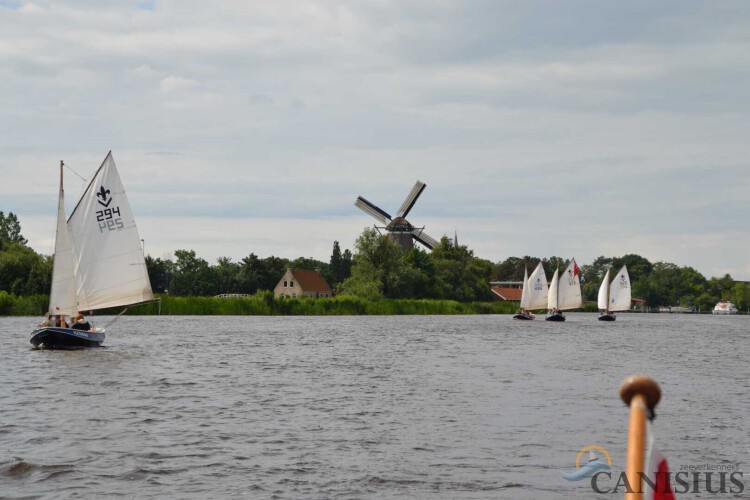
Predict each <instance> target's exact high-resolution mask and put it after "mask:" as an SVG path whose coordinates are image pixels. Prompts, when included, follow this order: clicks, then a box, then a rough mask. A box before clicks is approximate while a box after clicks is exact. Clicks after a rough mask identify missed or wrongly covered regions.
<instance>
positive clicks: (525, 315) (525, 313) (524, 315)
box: [513, 267, 534, 320]
mask: <svg viewBox="0 0 750 500" xmlns="http://www.w3.org/2000/svg"><path fill="white" fill-rule="evenodd" d="M528 304H529V271H528V269H526V268H525V267H524V269H523V289H522V290H521V303H520V304H519V306H518V307H519V311H518V312H517V313H516V314H515V315H513V319H523V320H529V319H534V315H533V314H531V312H530V311H529V310H528Z"/></svg>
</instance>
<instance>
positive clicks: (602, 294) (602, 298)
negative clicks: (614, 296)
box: [596, 269, 610, 311]
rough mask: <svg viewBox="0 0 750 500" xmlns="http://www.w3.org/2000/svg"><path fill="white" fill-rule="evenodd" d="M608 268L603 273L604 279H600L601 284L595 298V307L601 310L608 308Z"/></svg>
mask: <svg viewBox="0 0 750 500" xmlns="http://www.w3.org/2000/svg"><path fill="white" fill-rule="evenodd" d="M609 271H610V270H609V269H607V274H605V275H604V279H603V280H602V284H601V286H600V287H599V297H598V298H597V301H596V303H597V307H599V309H600V310H602V311H607V310H609V309H608V308H607V302H609V296H608V295H609V294H608V292H609Z"/></svg>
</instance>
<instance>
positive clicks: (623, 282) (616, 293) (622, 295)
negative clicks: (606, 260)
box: [609, 266, 632, 311]
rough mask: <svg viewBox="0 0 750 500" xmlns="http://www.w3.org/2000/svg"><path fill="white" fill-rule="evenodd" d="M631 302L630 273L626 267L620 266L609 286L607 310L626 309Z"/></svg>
mask: <svg viewBox="0 0 750 500" xmlns="http://www.w3.org/2000/svg"><path fill="white" fill-rule="evenodd" d="M631 302H632V300H631V293H630V275H628V269H627V267H625V266H622V269H620V272H618V273H617V275H616V276H615V278H614V279H613V280H612V284H611V285H610V286H609V310H610V311H628V310H630V304H631Z"/></svg>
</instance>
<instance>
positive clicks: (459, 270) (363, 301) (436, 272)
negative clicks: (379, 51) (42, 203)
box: [0, 212, 750, 315]
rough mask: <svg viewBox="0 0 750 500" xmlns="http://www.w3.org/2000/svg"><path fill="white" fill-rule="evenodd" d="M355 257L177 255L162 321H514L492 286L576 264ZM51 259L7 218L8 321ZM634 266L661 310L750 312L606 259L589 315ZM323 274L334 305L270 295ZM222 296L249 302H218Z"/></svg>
mask: <svg viewBox="0 0 750 500" xmlns="http://www.w3.org/2000/svg"><path fill="white" fill-rule="evenodd" d="M354 250H355V251H354V253H352V252H351V251H350V250H348V249H346V250H343V251H342V249H341V247H340V245H339V243H338V242H337V241H335V242H333V248H332V251H331V257H330V259H329V260H328V262H324V261H320V260H317V259H313V258H308V257H299V258H296V259H286V258H282V257H276V256H270V257H265V258H261V257H259V256H257V255H256V254H254V253H250V254H249V255H248V256H247V257H244V258H242V259H240V260H239V261H237V262H235V261H233V260H232V259H231V258H229V257H221V258H219V259H217V261H216V263H215V264H210V263H209V262H208V261H206V260H204V259H202V258H201V257H199V256H198V255H196V253H195V251H194V250H186V249H181V250H176V251H175V252H174V258H163V259H162V258H153V257H151V256H150V255H147V256H146V266H147V269H148V274H149V278H150V280H151V285H152V288H153V290H154V292H155V293H156V294H158V295H161V296H162V297H163V300H162V304H161V313H162V314H269V315H276V314H300V315H312V314H331V315H337V314H477V313H479V314H481V313H509V312H513V309H514V308H515V307H516V305H517V304H514V303H505V304H503V303H497V302H492V293H491V290H490V286H491V285H490V282H492V281H521V280H522V279H523V273H524V268H528V269H529V270H531V269H533V268H534V267H535V266H536V265H537V263H538V262H540V261H541V262H542V263H543V265H544V267H545V269H546V271H547V276H548V277H551V276H552V273H553V272H554V270H555V268H557V267H559V268H560V269H563V268H564V267H565V266H566V265H567V261H566V260H565V259H562V258H560V257H548V258H542V259H539V258H536V257H530V256H525V257H509V258H507V259H505V260H504V261H500V262H497V263H493V262H491V261H489V260H486V259H482V258H480V257H477V256H476V255H474V252H473V250H471V249H469V248H468V247H467V246H463V245H458V243H457V242H456V241H455V240H450V239H449V238H446V237H443V238H442V239H441V240H440V243H439V245H438V246H437V247H436V248H434V249H433V250H432V251H431V252H428V251H425V250H422V249H421V248H420V247H415V248H412V249H409V250H404V249H402V248H401V247H400V246H398V245H396V244H395V243H394V242H393V241H392V240H391V239H389V238H387V237H386V236H384V235H381V234H379V233H378V232H377V231H376V230H375V229H372V228H368V229H365V230H364V231H363V232H362V234H361V235H360V236H359V238H357V241H356V242H355V248H354ZM52 261H53V259H52V257H51V256H48V255H41V254H38V253H36V252H35V251H34V250H33V249H31V248H29V247H28V246H27V241H26V239H25V238H24V237H23V235H22V234H21V224H20V222H19V220H18V218H17V217H16V215H14V214H13V213H12V212H11V213H9V214H8V215H5V214H4V213H3V212H0V315H37V314H41V313H42V312H43V311H44V310H46V308H47V300H48V298H47V296H48V294H49V291H50V286H51V279H52ZM623 264H625V265H627V266H628V270H629V272H630V278H631V282H632V289H633V296H634V297H638V298H641V299H643V300H645V301H646V303H647V304H648V305H649V306H650V307H652V308H654V307H659V306H675V305H679V306H681V307H684V308H687V309H694V310H697V311H707V310H709V309H711V308H712V307H713V306H714V305H715V304H716V302H718V301H719V300H720V299H723V300H731V301H732V302H734V304H735V305H736V306H737V307H738V308H739V309H740V310H747V309H748V308H750V284H748V283H743V282H735V281H734V280H733V279H732V277H731V276H729V275H728V274H727V275H725V276H723V277H719V278H716V277H713V278H710V279H708V278H706V277H704V276H703V275H702V274H700V273H699V272H698V271H696V270H695V269H693V268H691V267H680V266H677V265H675V264H672V263H668V262H654V263H652V262H650V261H649V260H648V259H646V258H645V257H642V256H640V255H636V254H628V255H624V256H622V257H604V256H602V257H598V258H597V259H595V260H594V262H592V263H581V262H579V266H580V268H581V276H582V277H581V282H582V291H583V295H584V300H585V301H589V302H588V303H587V304H586V307H585V308H584V310H589V309H592V308H595V306H594V305H592V303H591V301H595V300H596V295H597V291H598V288H599V284H600V282H601V279H602V277H603V275H604V273H605V272H606V270H607V269H608V268H609V267H612V268H614V269H615V270H618V269H619V268H620V267H621V266H622V265H623ZM290 267H293V268H299V269H317V270H319V271H320V273H321V274H322V275H323V277H324V278H325V279H326V280H327V281H328V283H329V284H330V285H331V286H332V288H333V289H334V290H335V292H336V295H337V296H336V297H334V298H332V299H316V300H311V299H278V300H277V299H274V298H273V295H272V293H271V292H270V290H273V288H274V287H275V286H276V284H277V283H278V281H279V279H281V277H282V275H283V274H284V272H285V271H286V269H287V268H290ZM218 294H245V295H250V297H241V298H228V299H227V298H225V299H221V298H216V297H213V296H214V295H218ZM156 313H158V305H155V304H152V305H143V306H139V307H138V308H134V309H132V310H131V314H156Z"/></svg>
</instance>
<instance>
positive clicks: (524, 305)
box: [519, 267, 529, 309]
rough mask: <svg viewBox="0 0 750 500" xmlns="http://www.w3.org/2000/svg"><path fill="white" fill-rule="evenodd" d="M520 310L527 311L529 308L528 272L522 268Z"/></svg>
mask: <svg viewBox="0 0 750 500" xmlns="http://www.w3.org/2000/svg"><path fill="white" fill-rule="evenodd" d="M519 307H520V308H521V309H528V307H529V271H528V269H526V268H525V267H524V268H523V289H522V290H521V304H520V305H519Z"/></svg>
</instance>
